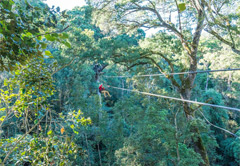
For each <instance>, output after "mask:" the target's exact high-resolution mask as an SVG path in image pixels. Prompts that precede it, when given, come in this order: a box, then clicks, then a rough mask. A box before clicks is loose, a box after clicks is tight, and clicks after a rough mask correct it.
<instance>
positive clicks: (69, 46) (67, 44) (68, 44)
mask: <svg viewBox="0 0 240 166" xmlns="http://www.w3.org/2000/svg"><path fill="white" fill-rule="evenodd" d="M63 44H64V45H65V46H67V47H68V48H71V44H70V43H69V42H64V43H63Z"/></svg>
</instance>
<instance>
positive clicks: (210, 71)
mask: <svg viewBox="0 0 240 166" xmlns="http://www.w3.org/2000/svg"><path fill="white" fill-rule="evenodd" d="M238 70H240V68H235V69H219V70H203V71H188V72H178V73H162V74H146V75H133V76H103V77H108V78H112V77H121V78H123V77H150V76H153V77H154V76H168V75H181V74H197V73H213V72H223V71H238Z"/></svg>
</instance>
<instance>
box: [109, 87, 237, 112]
mask: <svg viewBox="0 0 240 166" xmlns="http://www.w3.org/2000/svg"><path fill="white" fill-rule="evenodd" d="M107 86H108V87H110V88H113V89H119V90H125V91H130V92H135V93H140V94H143V95H148V96H155V97H160V98H165V99H171V100H177V101H183V102H188V103H193V104H199V105H203V106H210V107H216V108H222V109H228V110H232V111H238V112H240V109H239V108H233V107H226V106H221V105H215V104H208V103H203V102H198V101H192V100H186V99H180V98H176V97H170V96H163V95H158V94H152V93H148V92H140V91H137V90H130V89H124V88H118V87H114V86H110V85H107Z"/></svg>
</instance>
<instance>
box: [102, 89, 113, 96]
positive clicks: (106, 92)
mask: <svg viewBox="0 0 240 166" xmlns="http://www.w3.org/2000/svg"><path fill="white" fill-rule="evenodd" d="M102 93H103V94H104V97H106V94H107V95H108V96H109V97H111V95H110V94H109V92H108V91H106V90H103V91H102Z"/></svg>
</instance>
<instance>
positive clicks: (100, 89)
mask: <svg viewBox="0 0 240 166" xmlns="http://www.w3.org/2000/svg"><path fill="white" fill-rule="evenodd" d="M98 89H99V92H101V91H102V90H104V87H103V86H102V84H101V85H100V86H99V88H98Z"/></svg>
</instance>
